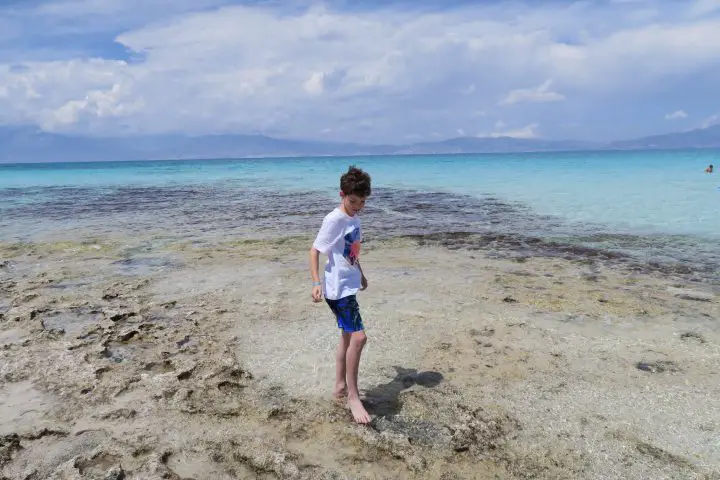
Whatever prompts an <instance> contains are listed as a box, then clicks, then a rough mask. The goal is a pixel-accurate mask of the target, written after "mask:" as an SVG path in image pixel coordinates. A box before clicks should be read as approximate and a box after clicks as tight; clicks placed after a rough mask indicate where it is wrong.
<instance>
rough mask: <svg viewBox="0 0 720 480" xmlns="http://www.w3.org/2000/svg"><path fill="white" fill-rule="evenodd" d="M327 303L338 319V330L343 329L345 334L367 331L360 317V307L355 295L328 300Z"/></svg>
mask: <svg viewBox="0 0 720 480" xmlns="http://www.w3.org/2000/svg"><path fill="white" fill-rule="evenodd" d="M325 301H326V302H327V304H328V305H329V306H330V310H332V311H333V313H334V314H335V318H337V324H338V328H341V329H342V330H343V332H347V333H352V332H359V331H361V330H364V329H365V327H364V326H363V323H362V317H360V306H359V305H358V303H357V299H356V298H355V295H350V296H349V297H343V298H339V299H337V300H330V299H328V298H326V299H325Z"/></svg>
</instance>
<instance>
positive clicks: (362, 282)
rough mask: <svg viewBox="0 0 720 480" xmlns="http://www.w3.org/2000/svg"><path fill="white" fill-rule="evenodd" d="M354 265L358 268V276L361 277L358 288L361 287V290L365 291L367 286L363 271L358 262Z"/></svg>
mask: <svg viewBox="0 0 720 480" xmlns="http://www.w3.org/2000/svg"><path fill="white" fill-rule="evenodd" d="M355 264H356V265H357V266H358V268H359V269H360V275H362V279H361V280H360V286H361V287H362V289H361V290H365V289H366V288H367V286H368V280H367V277H366V276H365V272H363V269H362V267H361V266H360V260H356V262H355Z"/></svg>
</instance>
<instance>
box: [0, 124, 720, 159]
mask: <svg viewBox="0 0 720 480" xmlns="http://www.w3.org/2000/svg"><path fill="white" fill-rule="evenodd" d="M716 147H720V125H716V126H712V127H708V128H704V129H697V130H691V131H687V132H680V133H671V134H666V135H655V136H651V137H644V138H638V139H634V140H623V141H617V142H611V143H593V142H582V141H573V140H541V139H522V138H512V137H499V138H478V137H458V138H451V139H447V140H442V141H437V142H422V143H413V144H405V145H363V144H357V143H334V142H322V141H306V140H289V139H280V138H272V137H266V136H263V135H204V136H196V137H192V136H184V135H143V136H133V137H106V138H101V137H90V136H80V135H66V134H57V133H48V132H43V131H41V130H38V129H37V128H34V127H0V163H15V162H17V163H24V162H56V161H106V160H153V159H195V158H243V157H296V156H346V155H347V156H350V155H406V154H453V153H503V152H508V153H510V152H549V151H578V150H641V149H684V148H716Z"/></svg>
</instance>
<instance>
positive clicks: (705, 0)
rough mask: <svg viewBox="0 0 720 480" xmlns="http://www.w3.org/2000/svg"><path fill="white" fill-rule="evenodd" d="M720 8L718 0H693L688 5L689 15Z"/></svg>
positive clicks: (705, 13) (696, 15) (704, 13)
mask: <svg viewBox="0 0 720 480" xmlns="http://www.w3.org/2000/svg"><path fill="white" fill-rule="evenodd" d="M717 10H720V0H695V1H694V2H693V3H692V6H691V7H690V11H689V15H690V16H692V17H699V16H702V15H708V14H710V13H713V12H715V11H717Z"/></svg>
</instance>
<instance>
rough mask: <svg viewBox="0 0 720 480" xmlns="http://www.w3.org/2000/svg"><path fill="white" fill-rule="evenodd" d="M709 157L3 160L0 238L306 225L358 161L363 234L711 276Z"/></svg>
mask: <svg viewBox="0 0 720 480" xmlns="http://www.w3.org/2000/svg"><path fill="white" fill-rule="evenodd" d="M719 159H720V151H711V150H685V151H680V150H675V151H630V152H627V151H602V152H600V151H596V152H594V151H588V152H558V153H504V154H462V155H418V156H416V155H402V156H359V157H307V158H258V159H204V160H167V161H154V160H153V161H128V162H102V161H98V162H82V163H80V162H79V163H22V164H1V165H0V241H2V242H39V241H50V240H53V241H57V240H63V239H78V238H100V237H103V236H112V237H123V236H126V237H135V238H137V237H142V236H143V235H146V236H152V237H153V238H154V239H155V240H154V241H158V242H159V241H167V242H170V241H178V240H186V241H189V242H194V243H209V244H212V243H214V242H220V241H226V240H228V239H241V238H258V237H260V238H274V237H279V236H293V235H303V234H304V235H312V234H313V233H314V232H315V231H316V230H317V228H318V227H319V225H320V222H321V221H322V216H323V215H324V214H325V213H327V212H328V211H329V210H330V209H332V208H333V207H334V206H335V205H336V203H337V202H338V200H339V198H338V194H339V177H340V175H341V174H342V173H344V172H345V171H346V170H347V168H348V166H349V165H356V166H358V167H360V168H363V169H364V170H366V171H367V172H368V173H369V174H370V175H371V176H372V182H373V194H372V196H371V197H370V199H369V201H368V204H367V208H366V211H365V212H364V214H363V222H364V229H365V232H366V238H369V239H372V238H389V237H408V238H414V239H426V240H434V241H437V242H439V243H441V244H444V245H446V246H448V247H453V246H454V247H456V248H473V245H475V246H476V247H477V246H478V245H480V246H484V247H492V246H493V245H497V246H498V249H499V250H500V249H504V250H508V249H510V250H513V249H514V251H515V252H516V253H517V254H518V255H525V256H529V255H533V253H534V252H537V251H538V249H539V248H541V247H542V248H543V249H544V251H545V252H547V251H549V250H548V245H554V246H563V248H564V249H565V250H563V249H562V248H561V249H560V250H559V251H565V252H567V251H569V250H568V248H570V247H572V248H575V249H576V250H578V251H585V252H590V251H601V252H605V253H610V254H611V255H609V256H613V255H617V256H618V258H620V257H622V258H625V257H627V258H631V259H632V260H633V261H636V262H640V263H645V264H654V265H671V266H672V265H674V266H676V267H677V266H680V267H683V266H685V267H687V269H688V271H689V272H690V273H691V274H692V275H693V276H694V278H695V279H696V280H698V281H707V282H711V283H714V284H718V283H720V274H719V273H718V272H719V271H720V173H713V174H707V173H705V172H704V169H705V167H706V166H707V165H708V164H711V163H714V164H718V163H720V160H719ZM458 239H462V241H460V242H458ZM493 239H494V241H495V243H493ZM498 241H500V243H498ZM511 247H512V248H511ZM518 252H519V253H518Z"/></svg>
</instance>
